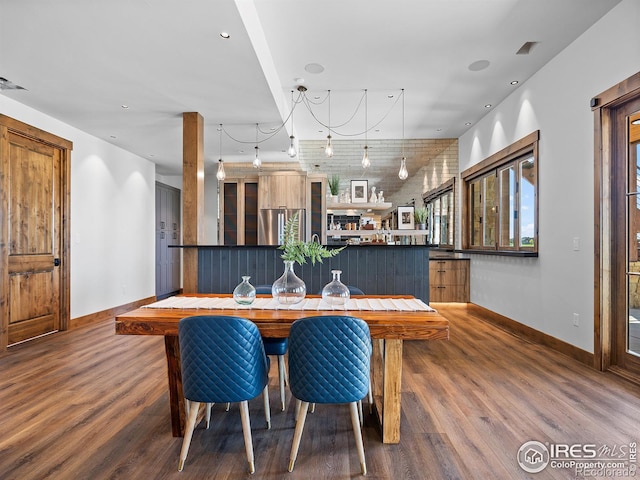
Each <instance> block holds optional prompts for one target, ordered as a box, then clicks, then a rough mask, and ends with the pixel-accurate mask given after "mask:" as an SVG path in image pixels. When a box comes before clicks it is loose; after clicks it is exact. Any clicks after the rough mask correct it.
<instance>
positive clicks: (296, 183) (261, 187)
mask: <svg viewBox="0 0 640 480" xmlns="http://www.w3.org/2000/svg"><path fill="white" fill-rule="evenodd" d="M306 191H307V177H306V175H305V174H301V173H298V172H278V173H270V174H264V175H260V178H259V180H258V208H259V209H263V208H280V207H286V208H307V195H306Z"/></svg>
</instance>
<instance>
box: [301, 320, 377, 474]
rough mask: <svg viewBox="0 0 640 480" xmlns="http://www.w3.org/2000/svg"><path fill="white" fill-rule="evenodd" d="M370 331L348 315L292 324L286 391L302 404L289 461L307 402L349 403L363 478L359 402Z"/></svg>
mask: <svg viewBox="0 0 640 480" xmlns="http://www.w3.org/2000/svg"><path fill="white" fill-rule="evenodd" d="M371 350H372V347H371V337H370V332H369V326H368V325H367V323H366V322H365V321H364V320H362V319H359V318H355V317H348V316H339V315H331V316H318V317H307V318H303V319H300V320H297V321H295V322H293V324H292V325H291V330H290V332H289V387H290V389H291V393H292V395H293V396H294V397H295V398H296V399H297V400H298V401H300V402H301V403H300V409H299V411H298V414H297V421H296V429H295V433H294V436H293V444H292V446H291V455H290V458H289V471H290V472H291V471H293V467H294V464H295V461H296V457H297V455H298V448H299V447H300V440H301V438H302V431H303V429H304V423H305V420H306V416H307V410H308V408H309V404H310V403H348V404H349V407H350V411H351V423H352V426H353V432H354V437H355V440H356V447H357V450H358V457H359V460H360V468H361V470H362V473H363V474H366V473H367V466H366V462H365V458H364V446H363V443H362V432H361V431H360V419H359V415H358V406H357V403H358V401H359V400H361V399H362V398H363V397H364V396H365V395H366V394H367V392H368V391H369V369H370V362H371Z"/></svg>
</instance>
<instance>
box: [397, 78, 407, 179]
mask: <svg viewBox="0 0 640 480" xmlns="http://www.w3.org/2000/svg"><path fill="white" fill-rule="evenodd" d="M400 145H401V150H402V160H400V171H399V172H398V178H399V179H400V180H406V179H407V178H408V177H409V172H407V159H406V158H405V156H404V88H403V89H402V143H401V144H400Z"/></svg>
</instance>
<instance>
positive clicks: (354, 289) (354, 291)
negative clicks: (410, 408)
mask: <svg viewBox="0 0 640 480" xmlns="http://www.w3.org/2000/svg"><path fill="white" fill-rule="evenodd" d="M347 288H348V289H349V295H364V294H365V293H364V292H363V291H362V290H361V289H360V288H358V287H356V286H354V285H347ZM318 295H322V290H320V291H319V292H318ZM367 400H369V414H372V413H373V392H372V391H371V384H369V393H368V394H367ZM315 408H316V406H315V404H311V413H313V412H314V410H315ZM358 412H359V413H360V423H361V424H362V423H363V415H362V401H359V402H358Z"/></svg>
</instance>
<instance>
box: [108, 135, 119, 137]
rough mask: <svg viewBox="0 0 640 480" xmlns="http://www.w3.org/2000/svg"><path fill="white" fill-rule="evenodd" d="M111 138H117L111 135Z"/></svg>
mask: <svg viewBox="0 0 640 480" xmlns="http://www.w3.org/2000/svg"><path fill="white" fill-rule="evenodd" d="M109 136H110V137H111V138H117V137H116V136H115V135H109Z"/></svg>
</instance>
